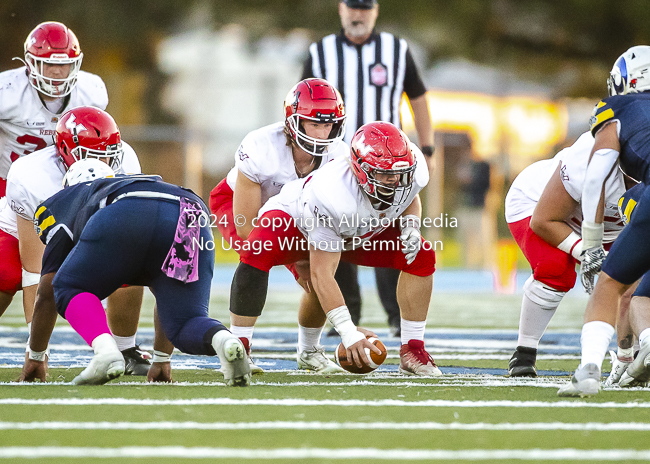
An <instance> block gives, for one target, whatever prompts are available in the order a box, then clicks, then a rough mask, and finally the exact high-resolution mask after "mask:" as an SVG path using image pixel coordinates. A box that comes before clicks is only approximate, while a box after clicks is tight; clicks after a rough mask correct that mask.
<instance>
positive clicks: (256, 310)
mask: <svg viewBox="0 0 650 464" xmlns="http://www.w3.org/2000/svg"><path fill="white" fill-rule="evenodd" d="M268 286H269V273H268V272H265V271H261V270H259V269H257V268H255V267H253V266H251V265H249V264H246V263H239V266H238V267H237V270H236V271H235V276H234V277H233V279H232V285H231V287H230V312H231V313H233V314H236V315H238V316H248V317H259V316H260V315H261V314H262V309H264V303H265V302H266V292H267V290H268Z"/></svg>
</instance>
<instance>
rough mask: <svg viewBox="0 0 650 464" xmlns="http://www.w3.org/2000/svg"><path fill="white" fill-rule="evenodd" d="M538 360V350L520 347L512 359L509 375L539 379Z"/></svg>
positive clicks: (509, 365)
mask: <svg viewBox="0 0 650 464" xmlns="http://www.w3.org/2000/svg"><path fill="white" fill-rule="evenodd" d="M536 360H537V349H535V348H530V347H527V346H518V347H517V349H516V350H515V352H514V353H513V355H512V358H510V363H509V364H508V374H509V375H510V377H537V369H535V361H536Z"/></svg>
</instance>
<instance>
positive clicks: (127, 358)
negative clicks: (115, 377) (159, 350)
mask: <svg viewBox="0 0 650 464" xmlns="http://www.w3.org/2000/svg"><path fill="white" fill-rule="evenodd" d="M122 356H124V366H125V367H124V375H147V373H148V372H149V368H150V367H151V362H150V361H149V359H151V354H149V352H148V351H144V350H141V349H140V347H139V346H138V345H135V346H134V347H132V348H127V349H126V350H122Z"/></svg>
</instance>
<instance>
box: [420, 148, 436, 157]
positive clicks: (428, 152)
mask: <svg viewBox="0 0 650 464" xmlns="http://www.w3.org/2000/svg"><path fill="white" fill-rule="evenodd" d="M420 150H421V151H422V154H423V155H424V156H426V157H427V158H431V157H432V156H433V152H434V151H436V148H435V147H434V146H433V145H424V146H423V147H422V148H420Z"/></svg>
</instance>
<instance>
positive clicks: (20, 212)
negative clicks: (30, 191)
mask: <svg viewBox="0 0 650 464" xmlns="http://www.w3.org/2000/svg"><path fill="white" fill-rule="evenodd" d="M11 209H13V210H14V212H15V213H16V214H18V215H20V216H24V215H25V208H23V207H22V206H20V205H18V204H16V202H15V201H14V200H11Z"/></svg>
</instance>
